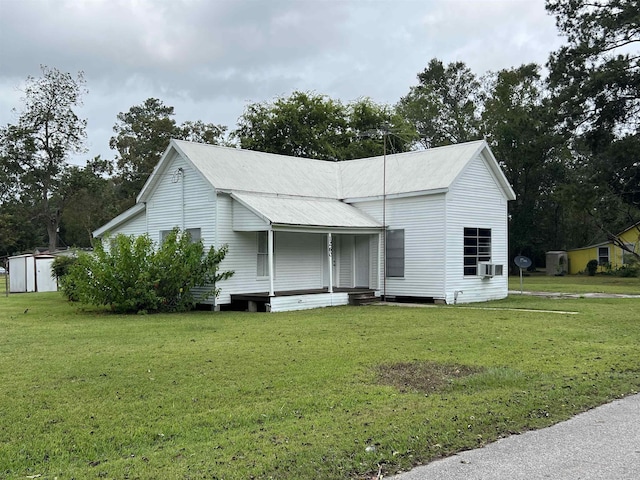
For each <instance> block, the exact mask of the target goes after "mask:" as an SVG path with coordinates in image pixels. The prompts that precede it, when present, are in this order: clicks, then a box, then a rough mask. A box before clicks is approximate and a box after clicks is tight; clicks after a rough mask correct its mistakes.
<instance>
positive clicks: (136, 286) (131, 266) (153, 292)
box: [62, 228, 233, 313]
mask: <svg viewBox="0 0 640 480" xmlns="http://www.w3.org/2000/svg"><path fill="white" fill-rule="evenodd" d="M107 241H108V242H109V248H108V249H106V248H105V247H104V245H103V244H102V243H100V242H99V243H98V244H97V245H96V248H95V251H94V254H93V255H89V254H80V255H79V256H78V259H77V261H76V262H75V263H74V264H73V265H72V266H71V267H70V268H69V272H68V274H67V275H65V276H64V277H63V278H62V287H63V291H64V292H65V294H66V295H67V297H69V298H71V297H72V296H74V297H75V298H76V299H77V300H78V301H80V302H83V303H88V304H92V305H108V306H110V307H111V308H112V309H113V310H114V311H117V312H123V313H124V312H138V313H141V312H155V311H158V312H160V311H162V312H172V311H185V310H190V309H192V308H193V307H194V306H195V305H196V303H197V301H198V300H199V299H200V298H206V297H208V296H211V295H216V294H217V291H216V287H215V283H216V282H218V281H220V280H223V279H226V278H229V277H231V276H232V275H233V272H229V271H226V272H219V269H218V265H219V264H220V262H221V261H222V259H223V258H224V256H225V255H226V253H227V248H226V246H224V247H222V248H220V249H219V250H216V249H214V248H213V247H212V248H210V249H209V251H208V252H206V251H205V249H204V246H203V244H202V242H201V241H198V242H192V241H191V236H190V235H189V234H188V233H184V232H182V233H181V232H180V231H179V230H178V229H177V228H176V229H174V230H172V231H171V232H170V233H169V235H167V237H166V238H165V239H164V241H163V242H162V244H161V245H160V246H159V247H158V248H157V249H156V248H155V244H154V242H153V241H152V240H151V239H150V238H149V236H147V235H141V236H138V237H134V236H127V235H122V234H120V235H117V236H115V237H114V238H112V239H108V240H107Z"/></svg>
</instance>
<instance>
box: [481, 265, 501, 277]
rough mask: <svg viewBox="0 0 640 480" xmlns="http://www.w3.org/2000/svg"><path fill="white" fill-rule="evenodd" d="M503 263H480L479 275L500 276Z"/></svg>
mask: <svg viewBox="0 0 640 480" xmlns="http://www.w3.org/2000/svg"><path fill="white" fill-rule="evenodd" d="M502 270H503V266H502V265H497V264H495V263H483V262H480V263H478V276H479V277H482V278H491V277H500V276H502Z"/></svg>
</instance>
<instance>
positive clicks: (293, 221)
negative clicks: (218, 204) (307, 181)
mask: <svg viewBox="0 0 640 480" xmlns="http://www.w3.org/2000/svg"><path fill="white" fill-rule="evenodd" d="M231 197H232V198H233V199H234V200H236V201H237V202H239V203H240V204H242V205H244V206H245V207H246V208H248V209H249V210H250V211H252V212H253V213H254V214H256V215H258V216H259V217H261V218H262V219H264V220H266V221H267V222H269V223H270V224H271V225H278V226H284V227H286V226H292V227H320V228H328V229H331V228H336V229H362V230H371V229H374V230H379V229H381V228H382V224H381V223H379V222H377V221H376V220H375V219H373V218H372V217H370V216H369V215H367V214H365V213H364V212H362V211H360V210H358V209H357V208H355V207H353V206H351V205H349V204H347V203H344V202H341V201H339V200H334V199H328V198H309V197H291V196H275V195H268V194H260V193H246V192H242V193H239V192H233V193H232V194H231Z"/></svg>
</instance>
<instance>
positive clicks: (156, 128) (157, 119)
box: [109, 98, 227, 207]
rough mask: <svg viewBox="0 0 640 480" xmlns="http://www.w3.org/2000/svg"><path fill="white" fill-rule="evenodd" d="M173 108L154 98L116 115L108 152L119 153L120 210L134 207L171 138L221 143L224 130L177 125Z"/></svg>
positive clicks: (201, 124) (212, 126)
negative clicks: (138, 195)
mask: <svg viewBox="0 0 640 480" xmlns="http://www.w3.org/2000/svg"><path fill="white" fill-rule="evenodd" d="M174 115H175V113H174V108H173V107H172V106H168V105H165V104H164V103H163V102H162V101H161V100H159V99H157V98H148V99H147V100H145V101H144V102H143V103H142V104H141V105H134V106H132V107H131V108H130V109H129V111H127V112H120V113H119V114H118V115H117V121H116V124H115V125H114V127H113V131H114V134H115V135H114V136H113V137H111V139H110V141H109V146H110V147H111V149H113V150H116V151H117V152H118V155H117V159H116V165H117V177H118V178H117V183H118V195H119V198H120V199H121V202H122V207H128V206H130V205H132V204H133V202H134V199H135V196H136V194H137V193H138V192H139V191H140V189H141V188H142V186H143V185H144V183H145V182H146V180H147V178H149V175H150V174H151V172H152V171H153V168H154V167H155V166H156V164H157V163H158V161H159V160H160V157H162V154H163V153H164V151H165V150H166V148H167V146H168V145H169V140H171V139H172V138H175V139H180V140H191V141H196V142H202V143H210V144H219V143H223V142H224V134H225V131H226V129H227V128H226V127H224V126H222V125H215V124H212V123H204V122H202V121H195V122H193V121H187V122H184V123H183V124H182V125H178V124H177V123H176V121H175V119H174V118H173V117H174Z"/></svg>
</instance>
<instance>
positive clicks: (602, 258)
mask: <svg viewBox="0 0 640 480" xmlns="http://www.w3.org/2000/svg"><path fill="white" fill-rule="evenodd" d="M604 252H606V255H605V254H604ZM605 258H606V260H605ZM610 264H611V255H610V251H609V246H608V245H607V246H605V247H598V265H600V266H603V265H610Z"/></svg>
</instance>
